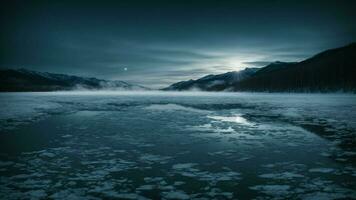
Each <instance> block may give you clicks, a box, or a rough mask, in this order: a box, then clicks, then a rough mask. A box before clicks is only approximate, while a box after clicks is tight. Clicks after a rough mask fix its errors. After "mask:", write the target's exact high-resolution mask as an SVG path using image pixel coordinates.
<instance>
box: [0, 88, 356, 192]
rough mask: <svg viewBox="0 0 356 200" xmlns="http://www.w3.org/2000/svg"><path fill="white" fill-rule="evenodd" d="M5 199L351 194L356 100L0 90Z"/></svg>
mask: <svg viewBox="0 0 356 200" xmlns="http://www.w3.org/2000/svg"><path fill="white" fill-rule="evenodd" d="M0 106H1V111H0V199H23V198H26V199H48V198H51V199H101V198H105V199H110V198H112V199H194V198H197V199H198V198H199V199H269V198H271V199H291V198H294V199H342V198H344V199H352V198H355V197H356V190H355V188H356V139H355V138H356V137H355V134H356V131H355V130H356V120H355V119H356V96H355V95H351V94H350V95H349V94H264V93H173V92H141V93H135V92H48V93H2V94H0Z"/></svg>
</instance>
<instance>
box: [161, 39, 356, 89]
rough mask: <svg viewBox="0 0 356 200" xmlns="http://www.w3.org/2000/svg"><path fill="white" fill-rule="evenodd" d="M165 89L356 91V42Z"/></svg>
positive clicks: (183, 82) (177, 84)
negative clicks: (303, 56)
mask: <svg viewBox="0 0 356 200" xmlns="http://www.w3.org/2000/svg"><path fill="white" fill-rule="evenodd" d="M163 90H176V91H183V90H203V91H256V92H333V91H353V92H355V91H356V43H352V44H349V45H347V46H344V47H340V48H336V49H330V50H327V51H324V52H321V53H319V54H317V55H315V56H313V57H311V58H308V59H306V60H303V61H301V62H279V61H277V62H273V63H271V64H269V65H267V66H265V67H262V68H246V69H244V70H242V71H238V72H228V73H224V74H219V75H208V76H205V77H203V78H200V79H197V80H188V81H181V82H178V83H174V84H172V85H171V86H169V87H167V88H164V89H163Z"/></svg>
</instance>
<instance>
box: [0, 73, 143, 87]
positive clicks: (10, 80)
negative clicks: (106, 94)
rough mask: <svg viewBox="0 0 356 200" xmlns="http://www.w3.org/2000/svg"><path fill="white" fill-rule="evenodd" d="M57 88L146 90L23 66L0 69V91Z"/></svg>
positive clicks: (114, 82)
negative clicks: (34, 69)
mask: <svg viewBox="0 0 356 200" xmlns="http://www.w3.org/2000/svg"><path fill="white" fill-rule="evenodd" d="M58 90H148V88H146V87H143V86H140V85H135V84H130V83H127V82H124V81H119V80H104V79H97V78H93V77H80V76H74V75H67V74H57V73H49V72H39V71H33V70H27V69H24V68H20V69H1V70H0V91H1V92H26V91H58Z"/></svg>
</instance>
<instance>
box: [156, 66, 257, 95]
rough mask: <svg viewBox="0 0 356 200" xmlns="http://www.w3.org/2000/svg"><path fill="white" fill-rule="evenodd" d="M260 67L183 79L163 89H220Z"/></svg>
mask: <svg viewBox="0 0 356 200" xmlns="http://www.w3.org/2000/svg"><path fill="white" fill-rule="evenodd" d="M257 70H258V68H246V69H244V70H242V71H238V72H227V73H224V74H218V75H207V76H204V77H203V78H200V79H197V80H189V81H181V82H178V83H175V84H172V85H171V86H169V87H167V88H164V89H163V90H178V91H180V90H204V91H220V90H224V89H226V88H227V87H229V86H230V85H232V84H234V83H236V82H239V81H242V80H244V79H246V78H249V77H250V76H252V75H253V74H254V73H255V72H256V71H257Z"/></svg>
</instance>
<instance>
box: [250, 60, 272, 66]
mask: <svg viewBox="0 0 356 200" xmlns="http://www.w3.org/2000/svg"><path fill="white" fill-rule="evenodd" d="M271 62H273V61H251V62H244V64H246V65H251V67H264V66H266V65H268V64H270V63H271Z"/></svg>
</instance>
